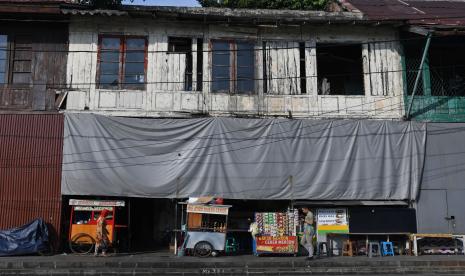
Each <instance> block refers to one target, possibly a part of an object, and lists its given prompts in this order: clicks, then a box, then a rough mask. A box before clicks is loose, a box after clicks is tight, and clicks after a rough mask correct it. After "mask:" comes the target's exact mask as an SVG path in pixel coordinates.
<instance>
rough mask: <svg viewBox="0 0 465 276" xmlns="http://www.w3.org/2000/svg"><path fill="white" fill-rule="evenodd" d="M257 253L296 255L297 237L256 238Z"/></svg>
mask: <svg viewBox="0 0 465 276" xmlns="http://www.w3.org/2000/svg"><path fill="white" fill-rule="evenodd" d="M256 241H257V252H258V253H292V254H293V253H296V252H297V237H296V236H281V237H272V236H258V237H257V239H256Z"/></svg>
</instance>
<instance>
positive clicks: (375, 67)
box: [369, 43, 379, 96]
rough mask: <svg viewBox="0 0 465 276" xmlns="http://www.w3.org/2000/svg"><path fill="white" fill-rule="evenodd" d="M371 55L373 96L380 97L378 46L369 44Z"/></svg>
mask: <svg viewBox="0 0 465 276" xmlns="http://www.w3.org/2000/svg"><path fill="white" fill-rule="evenodd" d="M369 53H370V59H369V60H370V72H369V74H370V78H371V83H372V86H371V87H372V91H371V95H373V96H378V95H379V86H378V75H377V72H378V70H379V69H378V63H377V59H376V44H375V43H370V44H369Z"/></svg>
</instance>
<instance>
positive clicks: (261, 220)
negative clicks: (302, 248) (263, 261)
mask: <svg viewBox="0 0 465 276" xmlns="http://www.w3.org/2000/svg"><path fill="white" fill-rule="evenodd" d="M298 218H299V214H298V211H297V209H289V210H288V211H287V212H282V213H275V212H273V213H255V222H256V223H257V227H258V231H259V234H258V235H257V236H256V238H255V243H256V244H255V245H256V246H255V248H254V249H255V250H254V254H255V255H257V256H258V255H262V254H291V255H296V254H297V252H298V238H297V227H298V225H299V220H298Z"/></svg>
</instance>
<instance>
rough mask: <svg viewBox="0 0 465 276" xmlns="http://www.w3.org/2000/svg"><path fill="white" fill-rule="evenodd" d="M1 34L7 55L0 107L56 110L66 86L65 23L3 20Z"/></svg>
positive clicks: (66, 46) (1, 82) (16, 109)
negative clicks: (4, 39)
mask: <svg viewBox="0 0 465 276" xmlns="http://www.w3.org/2000/svg"><path fill="white" fill-rule="evenodd" d="M0 36H3V37H4V38H6V41H7V43H6V47H3V48H2V49H1V50H0V51H2V52H3V55H4V56H5V57H6V58H5V61H4V62H3V63H0V64H1V65H2V66H4V67H5V68H2V69H3V70H4V72H5V74H4V76H3V75H2V76H1V77H2V81H0V110H1V111H7V112H15V111H22V112H24V111H26V112H27V111H57V104H56V100H57V98H59V93H60V92H61V91H63V90H64V88H66V62H67V50H68V45H67V41H68V25H67V23H62V22H44V21H42V20H39V21H37V22H34V21H22V20H18V21H8V20H7V21H4V22H2V24H0Z"/></svg>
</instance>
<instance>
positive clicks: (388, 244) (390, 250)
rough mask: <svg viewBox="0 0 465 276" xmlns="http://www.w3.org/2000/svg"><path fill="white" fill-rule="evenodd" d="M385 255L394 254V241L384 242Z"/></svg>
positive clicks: (382, 244)
mask: <svg viewBox="0 0 465 276" xmlns="http://www.w3.org/2000/svg"><path fill="white" fill-rule="evenodd" d="M381 246H382V248H383V256H394V245H393V244H392V242H382V243H381Z"/></svg>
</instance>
